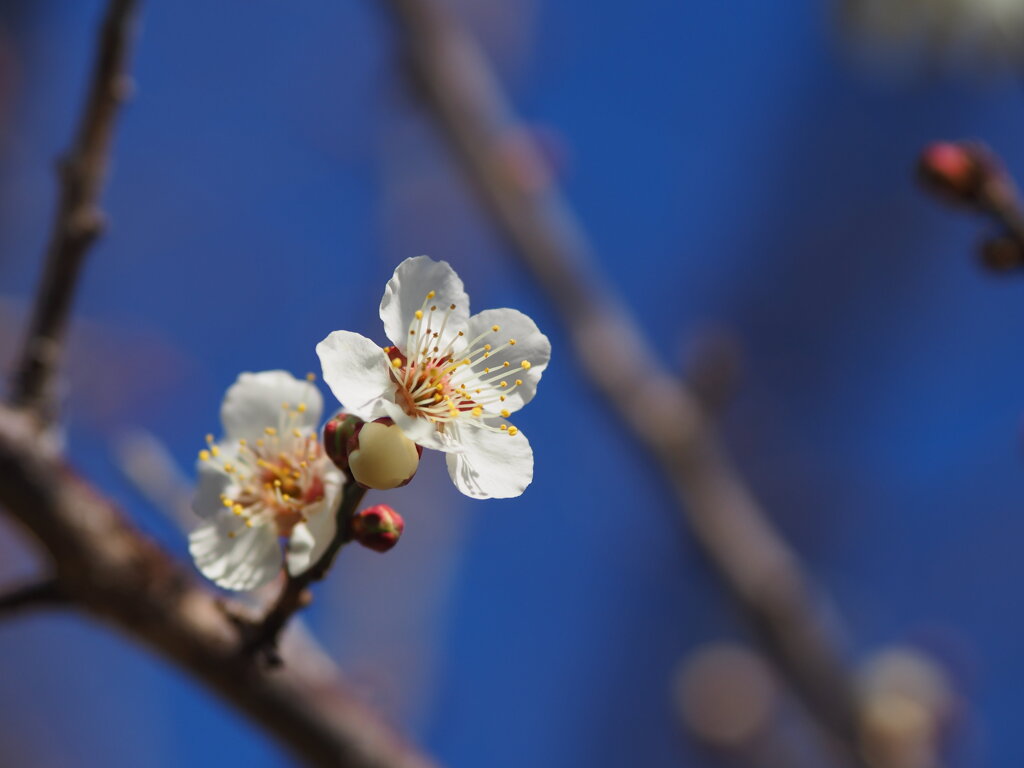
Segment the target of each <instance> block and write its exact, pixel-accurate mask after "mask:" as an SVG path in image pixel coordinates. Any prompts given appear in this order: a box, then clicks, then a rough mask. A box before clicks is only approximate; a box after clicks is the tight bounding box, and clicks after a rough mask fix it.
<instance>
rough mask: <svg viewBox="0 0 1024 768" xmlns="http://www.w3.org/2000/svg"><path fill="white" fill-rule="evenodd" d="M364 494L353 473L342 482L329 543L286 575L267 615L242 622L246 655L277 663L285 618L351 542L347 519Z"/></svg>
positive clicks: (307, 598) (305, 602) (300, 604)
mask: <svg viewBox="0 0 1024 768" xmlns="http://www.w3.org/2000/svg"><path fill="white" fill-rule="evenodd" d="M365 495H366V489H365V488H362V487H361V486H358V485H356V483H355V481H354V480H353V479H352V476H351V475H349V478H348V482H347V483H346V484H345V492H344V495H343V496H342V499H341V505H340V506H339V507H338V511H337V515H336V516H337V521H338V526H337V530H336V531H335V534H334V539H332V541H331V543H330V546H328V547H327V550H326V551H325V552H324V553H323V555H321V556H320V559H319V560H317V561H316V562H315V563H314V564H313V566H312V567H311V568H309V569H308V570H306V571H304V572H302V573H300V574H299V575H298V576H292V575H291V574H289V575H288V580H287V581H286V582H285V584H284V587H283V588H282V590H281V594H280V595H279V596H278V598H277V600H276V601H275V602H274V605H273V606H272V607H271V608H270V610H269V611H267V614H266V616H264V617H263V618H262V619H261V620H260V621H259V622H258V623H255V624H247V623H245V622H243V623H242V626H243V628H244V629H245V631H246V636H247V637H246V642H245V645H244V649H243V652H244V653H245V654H247V655H252V654H262V655H263V656H264V657H265V658H266V660H267V661H268V662H269V663H270V664H271V665H272V666H278V665H280V663H281V659H280V657H279V656H278V654H277V644H278V638H279V637H280V635H281V632H282V631H283V630H284V628H285V626H286V625H287V624H288V620H289V619H290V618H291V617H292V616H294V615H295V614H296V613H297V612H298V611H300V610H301V609H302V608H304V607H306V606H307V605H309V603H310V601H311V600H312V597H311V596H310V594H309V591H308V587H309V586H310V585H311V584H312V583H313V582H314V581H320V579H322V578H323V577H324V576H326V575H327V571H328V570H330V567H331V564H332V563H333V562H334V558H335V557H337V555H338V552H339V551H340V550H341V548H342V547H343V546H345V544H347V543H348V542H349V541H351V539H352V536H351V529H350V522H351V520H352V516H353V515H354V514H355V512H356V509H357V508H358V507H359V503H360V502H361V501H362V500H363V497H364V496H365Z"/></svg>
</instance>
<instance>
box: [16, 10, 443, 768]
mask: <svg viewBox="0 0 1024 768" xmlns="http://www.w3.org/2000/svg"><path fill="white" fill-rule="evenodd" d="M136 7H137V0H111V1H110V4H109V5H108V7H107V11H106V16H105V17H104V21H103V25H102V29H101V32H100V40H99V48H98V52H97V59H96V62H95V65H94V69H93V76H92V81H91V86H90V90H89V95H88V98H87V100H86V105H85V109H84V111H83V114H82V118H81V121H80V124H79V127H78V131H77V135H76V138H75V141H74V144H73V146H72V149H71V151H70V152H69V153H68V155H67V157H66V159H65V160H64V161H63V162H62V163H61V192H60V202H59V205H58V210H57V215H56V220H55V223H54V228H53V232H52V235H51V238H50V244H49V248H48V251H47V257H46V265H45V267H44V273H43V278H42V281H41V284H40V287H39V291H38V294H37V296H36V301H35V304H34V307H33V315H32V319H31V321H30V326H29V330H28V334H27V340H26V342H25V346H24V349H23V351H22V354H21V358H20V362H19V364H18V366H17V369H16V373H15V377H14V381H13V387H12V398H11V400H12V407H7V406H0V479H2V482H0V507H3V508H4V509H5V510H6V511H7V512H8V513H9V514H10V515H11V516H12V517H13V518H14V519H16V520H17V521H19V522H20V523H21V524H22V525H23V526H24V527H25V528H26V529H27V530H28V531H29V532H30V533H31V534H32V535H33V536H34V537H35V539H36V540H37V541H38V543H39V544H40V546H41V548H42V549H43V550H44V551H45V552H46V554H47V555H49V557H50V559H51V560H52V568H53V573H54V575H53V579H52V581H48V582H46V583H41V584H38V585H33V586H30V587H26V588H24V589H22V590H17V591H15V592H13V593H11V594H9V595H8V596H7V597H6V598H0V612H4V611H14V610H20V609H22V608H28V607H30V606H33V605H39V604H42V603H44V602H46V601H56V600H61V601H66V602H67V604H69V605H71V606H73V607H74V608H76V609H78V610H81V611H83V612H84V613H86V614H88V615H90V616H93V617H95V618H97V619H99V620H101V621H104V622H106V623H107V624H110V625H112V626H114V627H116V628H118V629H120V630H121V631H122V632H124V633H125V634H127V635H128V636H130V637H132V638H134V639H135V640H138V641H139V642H141V643H143V644H145V645H147V646H148V647H150V648H151V649H152V650H153V651H155V652H156V653H157V654H159V655H161V656H163V657H164V658H166V659H168V660H170V661H172V662H174V663H175V664H177V665H178V666H179V667H180V668H181V669H183V670H185V671H186V672H188V673H190V674H191V675H193V676H194V677H195V678H196V679H197V680H199V681H200V682H202V683H204V684H205V685H206V686H207V687H208V688H210V689H211V690H213V691H214V692H216V693H217V694H219V695H220V696H221V697H222V698H223V699H224V700H226V701H227V702H228V703H229V704H231V705H232V706H233V707H235V708H236V709H237V710H238V711H239V712H241V713H243V714H245V715H247V716H248V717H249V718H250V719H252V720H253V721H254V722H255V723H257V724H258V725H261V726H262V727H263V728H264V729H265V731H266V732H267V733H268V734H269V735H270V736H272V737H275V738H276V739H278V740H279V741H280V742H281V743H282V744H283V745H285V746H286V747H287V748H289V749H290V750H291V751H292V752H293V753H294V754H295V755H297V756H298V757H300V758H302V759H304V760H305V761H306V762H308V763H309V764H310V765H313V766H324V768H327V767H328V766H330V768H337V767H338V766H345V767H346V768H428V766H429V765H430V762H429V761H428V760H427V759H426V758H424V757H421V756H420V755H418V754H417V753H416V752H415V751H413V750H412V749H410V748H409V747H407V746H406V745H405V744H404V743H402V742H401V740H399V739H398V738H397V737H396V736H395V734H394V733H393V732H392V731H391V730H390V729H389V728H387V727H386V726H384V725H383V724H382V723H381V722H380V721H379V720H378V719H376V718H375V717H374V716H373V715H372V714H370V713H369V712H368V711H366V710H365V709H364V708H363V707H362V706H360V705H359V704H358V703H356V702H355V701H354V700H353V699H352V698H351V697H350V696H349V695H348V694H347V693H346V691H345V690H344V689H343V688H342V687H341V685H340V683H338V681H337V680H335V679H331V678H330V676H328V677H325V676H324V675H323V674H322V673H321V672H322V665H310V664H303V663H302V661H303V660H302V659H297V660H295V662H296V663H290V664H289V665H288V667H287V668H286V669H283V670H276V671H271V670H268V669H265V668H263V667H261V666H260V665H259V664H257V663H255V661H254V659H253V658H252V657H251V656H250V655H249V654H247V653H245V641H246V637H245V636H244V635H245V633H244V631H243V628H242V627H241V626H240V624H239V623H238V621H237V620H235V619H234V618H232V616H233V615H237V614H238V611H232V610H229V609H227V608H226V606H225V605H224V603H223V601H222V600H221V599H220V598H219V597H218V596H217V594H216V593H214V592H213V591H211V590H210V589H208V588H205V587H204V586H201V585H200V584H198V583H197V582H196V580H195V579H194V578H193V577H192V575H191V572H190V571H187V570H185V569H184V568H183V567H182V566H181V565H179V564H178V563H176V562H175V561H174V560H173V559H171V558H170V557H169V556H168V555H167V554H165V553H164V552H163V551H162V550H161V549H160V548H159V547H158V546H156V545H155V544H154V543H153V542H151V541H149V540H148V539H146V538H145V537H144V536H142V534H140V533H139V532H138V531H137V530H136V529H135V528H134V527H133V526H131V525H130V524H129V523H128V521H127V520H126V519H125V518H124V517H123V516H122V515H121V514H120V512H119V511H118V510H117V509H116V508H115V507H114V506H113V505H112V504H111V503H110V502H109V501H107V500H105V499H104V498H102V497H101V496H100V495H99V494H98V493H97V492H96V491H94V490H93V489H92V488H91V487H90V486H89V485H88V484H87V483H86V482H85V481H83V480H82V479H80V478H79V477H77V476H76V475H75V474H74V473H73V472H72V471H71V470H70V469H68V468H67V467H66V466H65V465H64V464H63V461H62V459H61V458H60V457H59V456H58V455H57V453H56V452H55V451H54V448H53V445H52V443H51V442H50V441H47V440H40V439H39V429H40V427H41V426H45V425H46V423H47V421H48V420H49V419H50V418H51V417H52V415H53V410H54V407H53V389H54V386H53V385H54V376H55V371H56V368H57V365H58V362H59V358H60V355H61V351H62V347H63V339H64V335H65V332H66V328H67V324H68V319H69V316H70V311H71V304H72V300H73V297H74V293H75V289H76V286H77V284H78V281H79V278H80V275H81V268H82V265H83V262H84V258H85V255H86V253H87V251H88V249H89V246H90V245H91V244H92V243H93V241H94V240H95V239H96V237H97V236H98V235H99V233H100V231H101V228H102V215H101V212H100V210H99V197H100V194H101V191H102V187H103V181H104V178H105V175H106V168H107V164H108V161H109V152H110V144H111V138H112V135H113V128H114V122H115V118H116V116H117V112H118V108H119V106H120V104H121V102H122V100H123V99H124V97H125V95H126V92H127V90H128V84H129V81H128V76H127V73H126V63H127V59H128V48H129V43H130V39H131V33H132V28H133V22H134V14H135V10H136ZM275 640H276V634H275Z"/></svg>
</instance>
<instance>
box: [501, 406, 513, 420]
mask: <svg viewBox="0 0 1024 768" xmlns="http://www.w3.org/2000/svg"><path fill="white" fill-rule="evenodd" d="M501 415H502V416H504V417H505V418H506V419H507V418H508V417H509V416H511V415H512V414H511V413H509V411H508V408H502V409H501Z"/></svg>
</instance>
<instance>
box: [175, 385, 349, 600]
mask: <svg viewBox="0 0 1024 768" xmlns="http://www.w3.org/2000/svg"><path fill="white" fill-rule="evenodd" d="M322 410H323V399H322V398H321V396H320V392H319V391H318V390H317V388H316V387H315V386H314V385H313V384H311V383H310V382H309V381H302V380H299V379H296V378H295V377H293V376H292V375H291V374H290V373H287V372H286V371H263V372H261V373H243V374H242V375H240V376H239V377H238V380H237V381H236V382H235V383H234V384H233V385H232V386H231V387H230V388H229V389H228V391H227V393H226V394H225V396H224V402H223V404H222V405H221V411H220V418H221V422H222V424H223V427H224V438H223V439H222V440H221V441H220V442H214V439H213V435H207V437H206V441H207V443H208V447H207V448H206V449H204V450H202V451H200V452H199V487H198V489H197V491H196V497H195V499H194V501H193V503H192V508H193V510H195V512H196V514H197V515H199V516H200V517H201V518H203V522H202V523H201V524H200V525H199V527H198V528H196V529H195V530H194V531H193V532H192V535H191V536H190V537H189V551H190V552H191V553H192V557H193V558H194V559H195V563H196V566H197V567H198V568H199V570H200V571H201V572H202V573H203V575H204V576H206V577H207V578H208V579H210V580H211V581H214V582H216V583H217V584H218V585H219V586H221V587H224V588H226V589H234V590H250V589H256V588H257V587H260V586H262V585H264V584H266V583H268V582H270V581H271V580H272V579H273V578H274V577H275V576H277V574H278V573H280V572H281V567H282V565H283V564H284V563H285V562H287V566H288V572H289V573H291V574H292V575H296V574H299V573H302V572H303V571H305V570H306V569H307V568H309V567H310V566H311V565H312V564H313V563H315V562H316V561H317V560H318V559H319V558H320V556H321V555H322V554H323V552H324V550H325V549H326V548H327V546H328V545H329V544H330V542H331V539H333V538H334V533H335V529H336V521H335V512H336V510H337V506H338V503H339V500H340V497H341V489H342V486H343V485H344V483H345V476H344V474H343V473H342V472H341V471H340V470H339V469H338V468H337V467H335V466H334V464H333V463H331V461H330V459H328V458H327V457H326V456H325V455H324V452H323V448H322V446H321V444H320V441H319V439H318V423H319V421H320V413H321V411H322ZM282 540H284V552H282Z"/></svg>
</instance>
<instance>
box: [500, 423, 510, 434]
mask: <svg viewBox="0 0 1024 768" xmlns="http://www.w3.org/2000/svg"><path fill="white" fill-rule="evenodd" d="M500 429H501V431H502V432H504V431H505V430H506V429H508V424H502V425H501V427H500Z"/></svg>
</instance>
